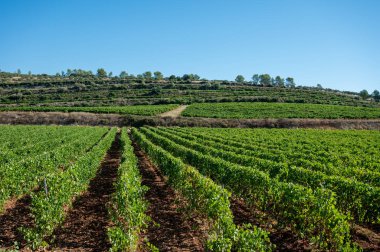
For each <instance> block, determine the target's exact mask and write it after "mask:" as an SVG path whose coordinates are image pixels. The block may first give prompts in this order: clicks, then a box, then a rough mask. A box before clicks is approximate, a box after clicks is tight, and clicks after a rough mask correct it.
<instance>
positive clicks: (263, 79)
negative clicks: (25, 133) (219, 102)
mask: <svg viewBox="0 0 380 252" xmlns="http://www.w3.org/2000/svg"><path fill="white" fill-rule="evenodd" d="M9 77H10V78H12V77H26V78H30V77H47V78H49V77H55V78H71V77H74V78H75V77H78V78H114V79H131V80H133V79H138V80H140V81H141V82H142V83H145V81H148V82H151V81H161V80H165V81H169V82H172V83H175V82H180V81H187V82H192V81H200V80H201V81H206V82H207V81H208V80H207V79H201V77H200V76H199V75H197V74H184V75H183V76H176V75H170V76H169V77H165V76H164V75H163V74H162V73H161V72H160V71H155V72H151V71H146V72H144V73H142V74H137V75H133V74H128V73H127V71H121V72H120V74H119V75H115V76H114V75H113V73H112V72H107V71H106V70H105V69H104V68H98V69H97V70H96V73H95V74H94V73H93V72H92V71H91V70H89V71H87V70H83V69H67V70H66V71H61V72H60V73H56V74H55V75H48V74H32V72H31V71H28V72H27V74H22V72H21V70H20V69H17V71H15V72H13V73H11V72H4V71H1V69H0V78H9ZM223 82H224V83H229V81H223ZM235 82H237V83H244V84H251V85H256V86H264V87H290V88H294V87H295V86H296V83H295V81H294V78H292V77H287V78H283V77H281V76H279V75H277V76H276V77H272V76H270V75H269V74H254V75H253V76H252V77H251V80H249V81H246V80H245V78H244V76H243V75H237V76H236V78H235ZM317 89H320V90H323V89H324V88H323V87H322V85H321V84H317ZM326 90H329V89H326ZM336 91H338V90H336ZM352 94H355V93H352ZM358 95H359V96H360V97H361V98H362V99H364V100H366V99H372V100H374V101H377V102H380V93H379V91H378V90H374V91H373V92H372V94H370V93H369V92H368V91H367V90H365V89H364V90H362V91H360V92H359V94H358Z"/></svg>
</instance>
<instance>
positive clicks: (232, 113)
mask: <svg viewBox="0 0 380 252" xmlns="http://www.w3.org/2000/svg"><path fill="white" fill-rule="evenodd" d="M182 115H183V116H189V117H211V118H235V119H251V118H257V119H261V118H324V119H338V118H348V119H356V118H358V119H361V118H365V119H370V118H380V108H366V107H351V106H339V105H322V104H303V103H263V102H255V103H250V102H240V103H239V102H228V103H195V104H191V105H190V106H189V107H187V108H186V110H185V111H184V112H183V113H182Z"/></svg>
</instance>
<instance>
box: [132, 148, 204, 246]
mask: <svg viewBox="0 0 380 252" xmlns="http://www.w3.org/2000/svg"><path fill="white" fill-rule="evenodd" d="M133 146H134V148H135V155H136V156H137V157H138V164H139V169H140V173H141V175H142V184H143V185H145V186H147V187H149V190H148V191H147V193H146V195H145V197H146V200H147V201H148V202H149V208H148V212H147V214H148V215H149V216H150V217H151V219H152V223H150V225H149V227H148V229H147V230H146V232H145V234H144V235H143V236H144V237H145V238H146V239H147V240H148V241H149V242H150V243H151V244H153V245H154V246H156V247H157V248H158V249H159V250H160V251H204V247H203V242H202V240H203V238H202V237H204V230H203V229H202V228H200V227H199V226H200V225H201V223H199V220H197V218H187V215H186V214H185V213H184V212H183V211H180V210H179V209H181V208H182V207H183V205H184V202H181V198H180V197H178V195H177V194H176V193H175V191H174V190H173V189H172V188H171V187H170V186H169V185H168V184H167V183H166V182H165V179H164V177H163V176H162V175H161V173H160V171H159V170H158V169H157V167H156V166H155V165H154V164H153V163H152V162H151V161H150V160H149V158H148V156H147V155H146V154H145V153H144V152H143V151H142V150H141V149H140V147H139V146H138V145H137V144H136V143H134V144H133Z"/></svg>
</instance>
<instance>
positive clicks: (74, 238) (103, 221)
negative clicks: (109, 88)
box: [51, 133, 122, 251]
mask: <svg viewBox="0 0 380 252" xmlns="http://www.w3.org/2000/svg"><path fill="white" fill-rule="evenodd" d="M121 154H122V150H121V143H120V133H118V134H117V135H116V138H115V141H114V142H113V143H112V146H111V148H110V149H109V150H108V151H107V154H106V156H105V158H104V159H103V161H102V163H101V166H100V168H99V170H98V173H97V175H96V177H95V178H94V179H92V180H91V182H90V185H89V188H88V190H87V191H86V192H85V193H84V194H83V195H81V196H80V197H78V198H77V199H76V200H75V201H74V202H73V207H72V209H71V210H70V211H69V212H68V215H67V216H66V219H65V221H64V223H63V225H62V226H61V227H59V228H58V229H57V230H55V232H54V235H53V237H54V242H53V243H52V245H51V249H52V250H54V251H57V250H59V251H108V250H109V248H110V244H109V242H108V238H107V228H108V227H110V226H111V222H110V220H109V217H108V211H107V203H108V202H109V201H110V198H111V195H112V193H113V192H114V186H113V184H114V182H115V181H116V177H117V170H118V167H119V165H120V159H121Z"/></svg>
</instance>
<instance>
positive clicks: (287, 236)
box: [230, 198, 312, 251]
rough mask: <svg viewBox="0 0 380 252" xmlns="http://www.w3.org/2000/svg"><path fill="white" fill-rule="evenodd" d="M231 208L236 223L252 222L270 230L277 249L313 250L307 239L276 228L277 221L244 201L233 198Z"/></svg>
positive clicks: (271, 239)
mask: <svg viewBox="0 0 380 252" xmlns="http://www.w3.org/2000/svg"><path fill="white" fill-rule="evenodd" d="M230 201H231V210H232V213H233V215H234V223H235V224H236V225H238V226H241V225H242V224H247V223H251V224H252V225H255V226H258V227H261V228H262V229H264V230H266V231H269V232H270V235H269V238H270V241H271V242H272V244H275V245H276V249H275V251H312V248H311V247H310V244H309V243H308V241H307V240H304V239H300V238H298V237H297V236H296V235H295V234H293V233H292V232H291V231H290V230H286V229H283V228H281V229H276V222H275V221H274V220H273V219H270V218H269V217H268V216H265V215H264V214H263V213H260V212H259V211H256V212H255V211H253V210H251V209H250V208H248V207H247V206H246V205H245V203H244V201H242V200H240V199H234V198H231V200H230Z"/></svg>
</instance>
